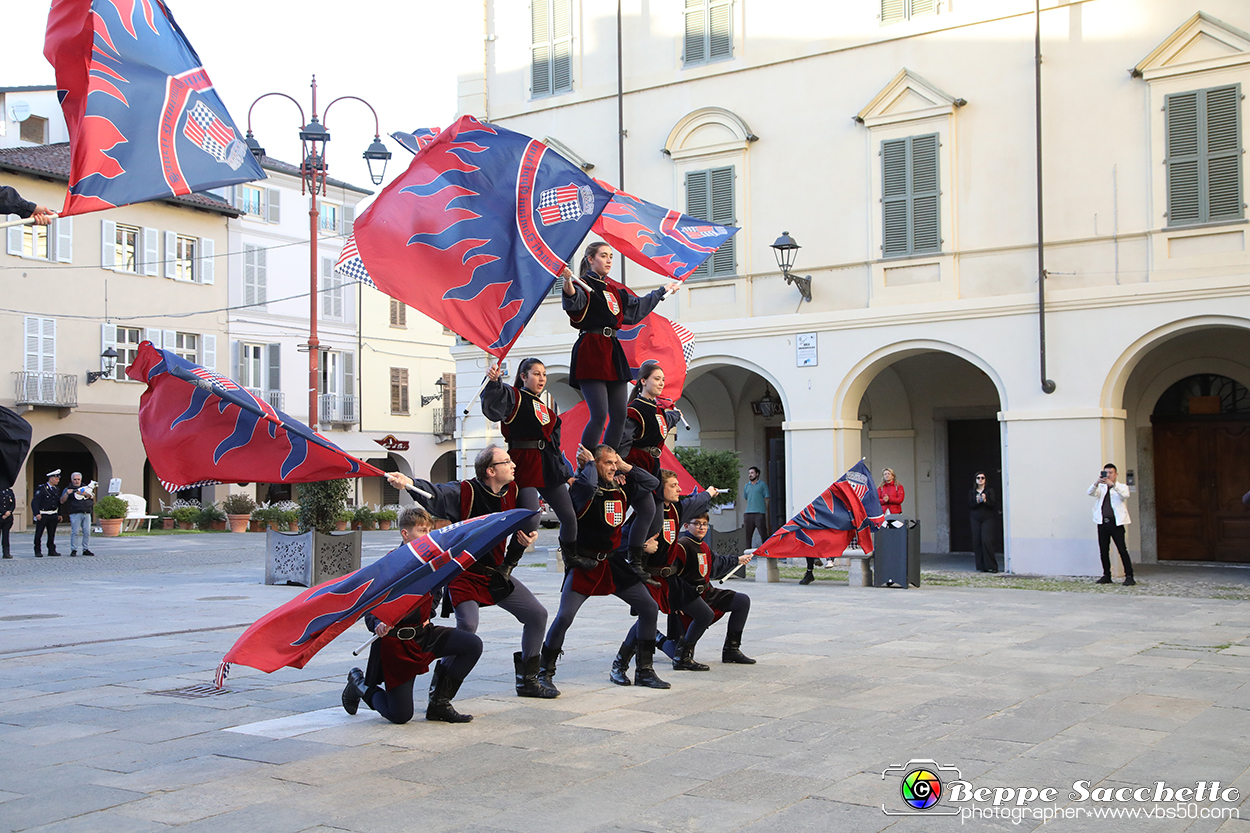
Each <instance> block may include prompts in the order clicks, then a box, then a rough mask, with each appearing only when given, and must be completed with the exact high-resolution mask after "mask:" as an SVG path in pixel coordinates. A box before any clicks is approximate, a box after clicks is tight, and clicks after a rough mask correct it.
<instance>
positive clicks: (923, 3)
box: [910, 0, 937, 17]
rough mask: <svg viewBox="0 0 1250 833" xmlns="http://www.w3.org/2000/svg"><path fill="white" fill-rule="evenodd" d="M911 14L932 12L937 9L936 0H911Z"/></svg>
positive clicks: (913, 15)
mask: <svg viewBox="0 0 1250 833" xmlns="http://www.w3.org/2000/svg"><path fill="white" fill-rule="evenodd" d="M910 11H911V16H912V17H915V16H916V15H918V14H933V13H935V12H936V11H937V0H911V10H910Z"/></svg>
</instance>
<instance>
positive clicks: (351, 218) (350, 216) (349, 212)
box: [340, 205, 356, 237]
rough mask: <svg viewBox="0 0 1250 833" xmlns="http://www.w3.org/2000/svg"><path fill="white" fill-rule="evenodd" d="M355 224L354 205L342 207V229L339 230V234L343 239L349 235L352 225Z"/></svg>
mask: <svg viewBox="0 0 1250 833" xmlns="http://www.w3.org/2000/svg"><path fill="white" fill-rule="evenodd" d="M355 222H356V206H354V205H345V206H343V228H342V229H341V230H340V234H342V235H343V236H344V237H346V236H347V235H349V234H351V233H352V225H353V224H355Z"/></svg>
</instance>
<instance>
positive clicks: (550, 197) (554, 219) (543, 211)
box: [538, 185, 582, 226]
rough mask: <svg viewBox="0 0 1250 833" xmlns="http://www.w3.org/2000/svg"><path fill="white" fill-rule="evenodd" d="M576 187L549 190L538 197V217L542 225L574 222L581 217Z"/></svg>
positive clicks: (566, 186) (568, 186) (567, 186)
mask: <svg viewBox="0 0 1250 833" xmlns="http://www.w3.org/2000/svg"><path fill="white" fill-rule="evenodd" d="M577 192H578V188H577V186H576V185H565V186H563V187H561V188H551V189H549V190H546V191H543V192H542V193H541V194H539V196H538V216H539V217H540V218H542V221H543V225H545V226H549V225H552V224H553V223H563V222H564V221H565V220H576V219H578V218H579V217H581V216H582V207H581V205H580V201H579V198H578V193H577Z"/></svg>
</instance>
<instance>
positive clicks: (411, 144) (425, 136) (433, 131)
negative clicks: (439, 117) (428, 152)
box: [391, 127, 441, 153]
mask: <svg viewBox="0 0 1250 833" xmlns="http://www.w3.org/2000/svg"><path fill="white" fill-rule="evenodd" d="M440 132H441V129H440V128H437V127H418V128H417V129H416V130H414V131H412V132H411V133H404V132H403V131H396V132H394V133H392V134H391V138H392V139H394V140H395V141H397V142H399V143H400V144H401V145H403V147H404V148H405V149H406V150H408V151H410V152H411V153H418V152H420V150H421V148H423V147H425V146H426V145H428V144H429V143H430V142H432V141H434V137H435V136H437V135H438V134H439V133H440Z"/></svg>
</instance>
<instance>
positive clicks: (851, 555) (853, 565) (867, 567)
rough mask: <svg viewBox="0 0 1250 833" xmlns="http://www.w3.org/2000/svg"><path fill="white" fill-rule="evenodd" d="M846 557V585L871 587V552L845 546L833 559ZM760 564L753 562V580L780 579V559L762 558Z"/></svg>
mask: <svg viewBox="0 0 1250 833" xmlns="http://www.w3.org/2000/svg"><path fill="white" fill-rule="evenodd" d="M746 552H747V553H753V552H755V550H746ZM843 558H845V559H847V562H848V563H847V576H846V579H847V585H848V586H850V587H872V554H871V553H865V552H864V551H863V550H855V549H850V548H847V549H846V550H845V551H844V552H843V553H842V555H841V556H839V557H838V558H837V559H835V560H841V559H843ZM760 560H761V561H763V562H764V564H763V565H762V569H761V565H760V563H759V562H758V561H757V562H756V564H755V580H756V581H757V582H760V583H762V584H763V583H767V584H773V583H776V582H778V581H781V567H780V565H779V564H778V563H777V562H778V561H779V560H780V559H777V558H763V559H760Z"/></svg>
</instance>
